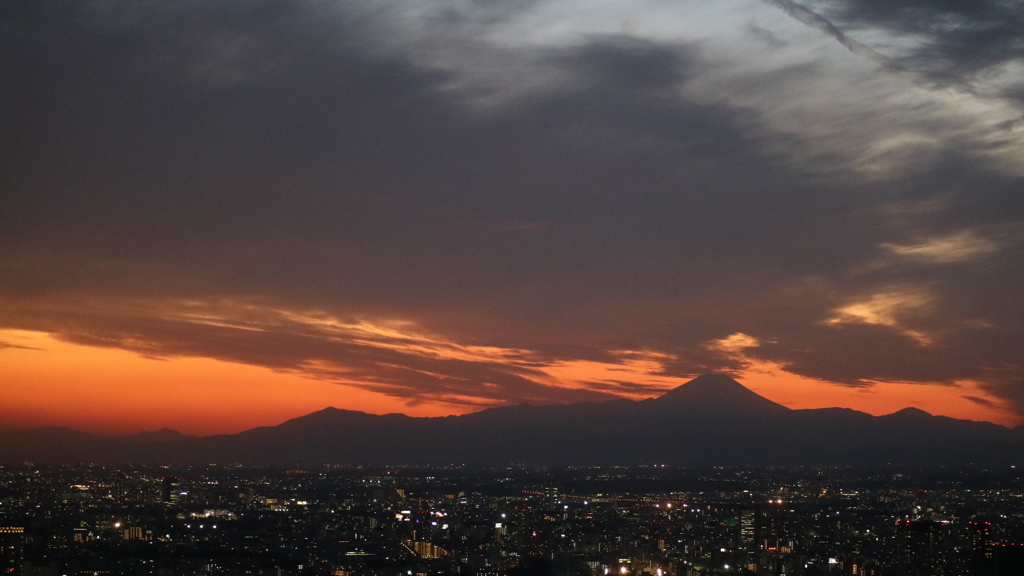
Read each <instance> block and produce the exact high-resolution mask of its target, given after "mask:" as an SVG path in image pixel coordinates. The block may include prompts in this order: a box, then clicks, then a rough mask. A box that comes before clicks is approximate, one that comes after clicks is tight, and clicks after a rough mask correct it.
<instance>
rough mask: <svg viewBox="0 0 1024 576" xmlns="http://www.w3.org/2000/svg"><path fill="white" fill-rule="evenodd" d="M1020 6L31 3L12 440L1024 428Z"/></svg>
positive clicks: (8, 102) (551, 1) (11, 69)
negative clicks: (743, 408) (735, 412)
mask: <svg viewBox="0 0 1024 576" xmlns="http://www.w3.org/2000/svg"><path fill="white" fill-rule="evenodd" d="M1021 30H1024V1H1022V0H999V1H996V0H973V1H970V2H967V1H962V2H956V1H938V0H890V1H886V2H879V1H876V0H808V1H804V2H800V3H797V2H792V1H790V0H749V1H748V0H716V1H714V2H708V1H697V0H671V1H670V0H604V1H600V2H593V1H588V2H581V1H576V0H530V1H526V0H523V1H514V0H508V1H498V0H373V1H366V2H358V1H357V2H343V1H334V0H295V1H287V2H282V1H270V0H244V1H243V0H224V1H212V2H209V1H202V2H185V1H141V2H140V1H137V0H133V1H117V0H102V1H99V0H47V1H45V2H42V1H39V0H8V1H6V2H3V3H2V4H0V429H10V428H24V427H34V426H53V425H56V426H70V427H73V428H78V429H82V430H88V431H93V432H101V433H116V434H122V433H131V432H138V431H142V430H155V429H159V428H165V427H167V428H174V429H176V430H179V431H181V432H185V433H190V434H212V433H224V432H237V431H240V430H244V429H247V428H251V427H253V426H260V425H272V424H277V423H280V422H281V421H283V420H285V419H288V418H293V417H296V416H300V415H302V414H306V413H309V412H312V411H315V410H319V409H321V408H324V407H326V406H335V407H338V408H347V409H352V410H363V411H367V412H373V413H388V412H402V413H406V414H410V415H415V416H438V415H447V414H462V413H467V412H472V411H476V410H480V409H483V408H486V407H489V406H498V405H504V404H519V403H524V402H525V403H569V402H579V401H602V400H608V399H613V398H616V397H627V398H634V399H641V398H647V397H651V396H657V395H659V394H661V393H662V392H663V391H665V390H667V389H670V388H672V387H675V386H678V385H680V384H682V383H684V382H686V381H687V380H689V379H691V378H692V377H694V376H696V375H698V374H701V373H705V372H712V371H717V372H727V373H729V374H731V375H733V376H734V377H736V378H737V379H739V380H740V381H741V382H743V383H744V384H746V385H747V386H748V387H750V388H751V389H753V390H755V391H757V392H758V393H760V394H762V395H763V396H765V397H767V398H770V399H772V400H774V401H776V402H779V403H781V404H784V405H786V406H789V407H792V408H812V407H824V406H844V407H850V408H854V409H857V410H863V411H866V412H870V413H873V414H885V413H890V412H894V411H896V410H899V409H901V408H904V407H907V406H915V407H918V408H921V409H923V410H927V411H928V412H931V413H933V414H942V415H947V416H953V417H957V418H969V419H973V420H989V421H992V422H996V423H999V424H1003V425H1007V426H1016V425H1020V424H1022V423H1024V43H1022V42H1021V36H1020V31H1021Z"/></svg>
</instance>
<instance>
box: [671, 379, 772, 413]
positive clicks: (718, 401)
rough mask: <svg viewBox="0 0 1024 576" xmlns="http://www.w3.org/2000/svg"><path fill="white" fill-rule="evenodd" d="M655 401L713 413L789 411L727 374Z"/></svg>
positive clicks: (696, 381)
mask: <svg viewBox="0 0 1024 576" xmlns="http://www.w3.org/2000/svg"><path fill="white" fill-rule="evenodd" d="M655 401H656V402H657V403H659V404H670V405H672V406H677V407H682V408H687V409H697V410H702V411H710V412H713V413H714V412H722V411H725V412H738V411H742V412H749V413H757V412H780V411H789V408H786V407H785V406H783V405H781V404H776V403H775V402H772V401H771V400H769V399H767V398H765V397H764V396H761V395H759V394H757V393H756V392H754V391H753V390H751V389H749V388H747V387H746V386H744V385H743V384H740V383H739V382H737V381H736V380H734V379H733V378H731V377H729V376H726V375H725V374H702V375H700V376H698V377H696V378H694V379H693V380H690V381H689V382H687V383H685V384H683V385H682V386H678V387H676V388H673V389H672V390H669V391H668V392H666V393H665V394H663V395H662V396H661V397H659V398H657V399H656V400H655Z"/></svg>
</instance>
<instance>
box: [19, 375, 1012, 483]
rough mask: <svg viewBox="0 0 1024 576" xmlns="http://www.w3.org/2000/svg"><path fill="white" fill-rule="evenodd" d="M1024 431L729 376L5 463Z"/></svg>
mask: <svg viewBox="0 0 1024 576" xmlns="http://www.w3.org/2000/svg"><path fill="white" fill-rule="evenodd" d="M1022 448H1024V428H1016V429H1013V430H1008V429H1006V428H1004V427H1002V426H997V425H995V424H991V423H988V422H973V421H967V420H957V419H953V418H947V417H943V416H932V415H930V414H928V413H926V412H923V411H921V410H917V409H914V408H908V409H904V410H901V411H899V412H896V413H894V414H889V415H886V416H872V415H870V414H865V413H863V412H858V411H855V410H849V409H844V408H824V409H816V410H791V409H789V408H786V407H785V406H782V405H780V404H776V403H774V402H772V401H771V400H768V399H766V398H764V397H762V396H759V395H758V394H756V393H755V392H753V391H751V390H749V389H748V388H746V387H744V386H743V385H742V384H740V383H739V382H737V381H736V380H734V379H732V378H730V377H728V376H725V375H721V374H705V375H703V376H700V377H698V378H695V379H694V380H691V381H690V382H687V383H686V384H683V385H682V386H680V387H678V388H676V389H674V390H670V391H669V392H667V393H665V394H664V395H662V396H661V397H659V398H656V399H648V400H642V401H630V400H614V401H611V402H603V403H582V404H570V405H547V406H529V405H522V406H507V407H501V408H493V409H489V410H484V411H482V412H477V413H474V414H468V415H465V416H448V417H443V418H412V417H409V416H404V415H401V414H388V415H383V416H377V415H372V414H366V413H363V412H354V411H350V410H339V409H336V408H326V409H324V410H320V411H318V412H314V413H312V414H308V415H306V416H302V417H300V418H295V419H292V420H289V421H287V422H284V423H282V424H279V425H277V426H267V427H260V428H254V429H252V430H247V431H245V432H241V433H238V434H232V435H221V436H210V437H205V438H194V437H188V436H182V435H180V434H177V433H176V432H174V431H170V430H162V431H159V432H151V433H143V434H137V435H133V436H128V437H104V436H97V435H93V434H87V433H84V432H77V431H74V430H69V429H64V428H44V429H31V430H19V431H15V432H6V433H0V462H3V463H17V462H22V461H26V460H30V461H33V462H37V463H77V462H96V463H138V464H147V463H148V464H208V463H250V464H268V465H288V464H292V463H294V462H296V461H300V460H301V461H304V462H307V463H339V464H468V465H497V464H509V463H527V464H548V465H569V464H594V465H608V464H643V463H647V464H656V463H664V464H673V465H679V466H711V465H797V464H857V465H869V464H886V463H898V464H950V465H953V464H967V463H972V462H973V463H993V464H995V463H1019V462H1021V460H1024V450H1022Z"/></svg>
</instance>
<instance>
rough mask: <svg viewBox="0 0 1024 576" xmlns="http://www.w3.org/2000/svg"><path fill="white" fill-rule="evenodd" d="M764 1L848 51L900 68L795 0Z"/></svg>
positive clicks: (886, 57)
mask: <svg viewBox="0 0 1024 576" xmlns="http://www.w3.org/2000/svg"><path fill="white" fill-rule="evenodd" d="M763 1H764V2H765V3H766V4H769V5H771V6H775V7H776V8H779V9H781V10H782V11H783V12H785V13H786V14H788V15H789V16H790V17H791V18H793V19H794V20H796V21H798V22H800V23H801V24H806V25H807V26H810V27H811V28H817V29H818V30H821V31H822V32H824V33H826V34H828V35H829V36H831V37H833V38H835V39H836V40H838V41H839V43H840V44H842V45H843V46H846V49H847V50H849V51H850V52H853V53H854V54H857V55H859V56H863V57H865V58H868V59H870V60H872V61H874V62H877V63H879V64H883V65H885V66H887V67H889V68H894V69H899V66H894V65H893V62H892V60H891V59H890V58H889V57H888V56H885V55H884V54H881V53H879V52H877V51H876V50H875V49H873V48H871V47H870V46H867V45H865V44H862V43H860V42H858V41H856V40H854V39H853V38H850V37H849V36H847V35H846V34H843V31H842V30H840V29H839V28H836V25H835V24H833V23H831V22H829V21H828V20H827V19H826V18H825V17H824V16H821V15H820V14H818V13H816V12H813V11H811V10H809V9H807V8H805V7H803V6H801V5H800V4H797V3H796V2H793V0H763Z"/></svg>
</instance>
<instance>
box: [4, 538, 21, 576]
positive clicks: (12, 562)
mask: <svg viewBox="0 0 1024 576" xmlns="http://www.w3.org/2000/svg"><path fill="white" fill-rule="evenodd" d="M24 561H25V529H24V528H23V527H21V526H0V574H4V575H5V576H6V575H10V576H21V564H22V562H24Z"/></svg>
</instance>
